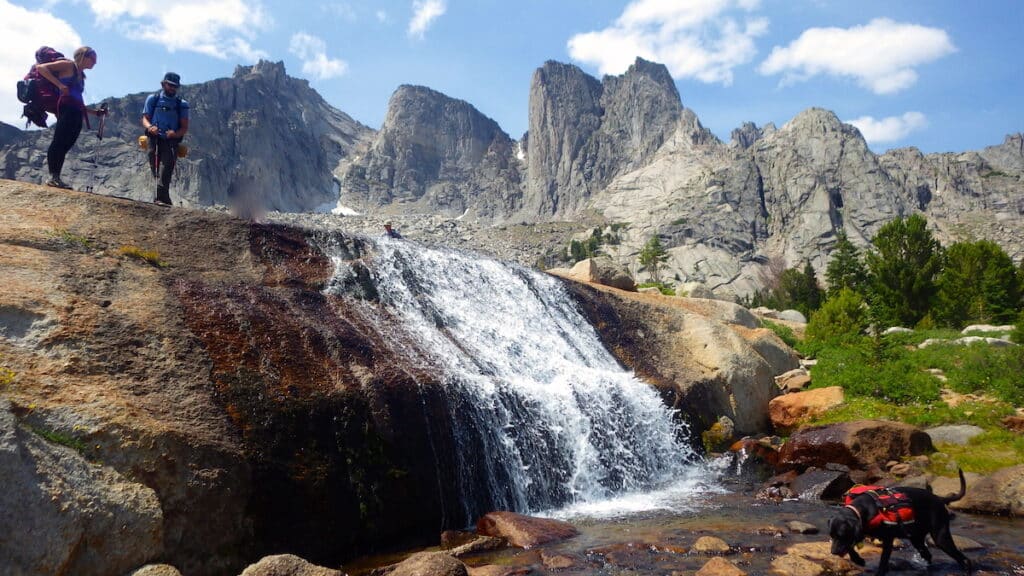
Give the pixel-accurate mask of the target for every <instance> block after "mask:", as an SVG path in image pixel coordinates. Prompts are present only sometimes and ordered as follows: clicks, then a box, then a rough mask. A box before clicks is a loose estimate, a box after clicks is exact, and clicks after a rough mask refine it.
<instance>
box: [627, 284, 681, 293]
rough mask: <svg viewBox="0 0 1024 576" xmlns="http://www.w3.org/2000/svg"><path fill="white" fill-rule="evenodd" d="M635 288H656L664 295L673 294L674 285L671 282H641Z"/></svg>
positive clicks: (674, 291) (674, 290)
mask: <svg viewBox="0 0 1024 576" xmlns="http://www.w3.org/2000/svg"><path fill="white" fill-rule="evenodd" d="M636 287H637V288H657V289H658V291H659V292H661V293H662V294H664V295H665V296H675V295H676V287H675V286H673V285H672V283H671V282H643V283H641V284H637V285H636Z"/></svg>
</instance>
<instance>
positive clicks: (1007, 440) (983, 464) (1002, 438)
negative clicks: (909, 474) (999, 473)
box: [929, 430, 1024, 475]
mask: <svg viewBox="0 0 1024 576" xmlns="http://www.w3.org/2000/svg"><path fill="white" fill-rule="evenodd" d="M935 448H936V449H937V450H938V452H936V453H935V454H933V455H932V456H931V465H930V467H929V471H931V472H933V473H935V474H945V475H949V474H950V473H951V472H955V471H956V469H957V467H960V468H963V469H964V470H970V471H971V472H977V473H979V474H991V473H992V472H995V471H996V470H1000V469H1002V468H1008V467H1010V466H1016V465H1018V464H1020V463H1021V462H1024V436H1021V435H1019V434H1015V433H1013V432H1010V431H1008V430H987V431H985V432H984V433H982V434H979V435H977V436H975V437H974V438H971V440H970V441H969V442H968V443H967V444H966V445H964V446H958V445H956V444H939V445H937V446H936V447H935Z"/></svg>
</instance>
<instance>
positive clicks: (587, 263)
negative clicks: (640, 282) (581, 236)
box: [548, 257, 636, 292]
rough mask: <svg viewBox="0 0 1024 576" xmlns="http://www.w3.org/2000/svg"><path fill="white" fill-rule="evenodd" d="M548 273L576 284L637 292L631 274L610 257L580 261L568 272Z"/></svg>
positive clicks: (562, 270)
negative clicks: (585, 283) (584, 283)
mask: <svg viewBox="0 0 1024 576" xmlns="http://www.w3.org/2000/svg"><path fill="white" fill-rule="evenodd" d="M548 272H549V273H551V274H554V275H556V276H561V277H563V278H567V279H569V280H574V281H576V282H591V283H594V284H603V285H605V286H611V287H612V288H618V289H620V290H627V291H630V292H635V291H636V283H635V282H634V281H633V277H632V276H630V275H629V272H627V271H626V270H625V269H624V268H622V267H621V266H619V265H617V264H615V262H613V261H612V259H611V258H608V257H598V258H587V259H586V260H580V261H579V262H577V263H576V264H575V265H574V266H573V267H572V268H570V269H568V270H566V269H565V268H552V269H551V270H548Z"/></svg>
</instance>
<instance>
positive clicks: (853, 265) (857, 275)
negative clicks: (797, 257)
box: [825, 232, 868, 298]
mask: <svg viewBox="0 0 1024 576" xmlns="http://www.w3.org/2000/svg"><path fill="white" fill-rule="evenodd" d="M825 280H826V281H828V296H829V298H831V297H833V296H835V295H836V294H838V293H839V291H840V290H842V289H843V288H849V289H850V290H853V291H854V292H860V293H862V294H863V293H864V291H865V288H866V285H867V281H868V272H867V270H866V269H865V268H864V262H863V261H862V260H861V257H860V250H858V249H857V247H856V246H854V245H853V242H850V239H849V238H848V237H847V236H846V232H839V234H837V235H836V246H835V248H834V249H833V250H832V258H831V259H829V261H828V266H827V267H826V268H825Z"/></svg>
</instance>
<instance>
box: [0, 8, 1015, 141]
mask: <svg viewBox="0 0 1024 576" xmlns="http://www.w3.org/2000/svg"><path fill="white" fill-rule="evenodd" d="M1022 29H1024V1H1021V0H986V1H984V2H963V1H962V0H932V1H923V0H900V1H892V0H887V1H875V0H861V1H858V2H850V1H831V0H634V1H627V0H617V1H612V0H379V1H368V0H344V1H326V0H325V1H317V0H310V1H305V2H298V1H292V2H284V1H281V0H177V1H175V0H160V1H157V0H43V1H35V2H25V1H23V0H0V77H2V78H3V80H2V81H0V120H2V121H4V122H7V123H12V124H15V125H18V126H22V125H23V123H20V122H19V121H18V115H19V114H20V105H19V104H18V102H17V100H16V99H15V96H14V84H15V82H16V81H17V80H18V79H20V78H21V76H23V75H24V73H25V72H26V71H27V69H28V66H29V65H30V64H31V61H32V57H33V53H34V51H35V49H36V48H37V47H38V46H40V45H42V44H49V45H53V46H55V47H57V48H59V49H62V50H64V51H66V53H68V54H70V52H71V51H73V50H74V48H75V47H77V46H78V45H81V44H87V45H90V46H92V47H93V48H95V49H96V50H97V52H98V54H99V62H98V64H97V66H96V68H95V69H94V70H93V71H91V73H90V74H89V80H88V83H87V92H86V96H87V99H89V100H90V101H97V100H100V99H102V98H104V97H107V96H122V95H125V94H128V93H133V92H141V91H149V90H155V89H157V88H158V87H159V86H158V85H159V80H160V78H161V77H162V75H163V73H164V72H165V71H168V70H173V71H175V72H178V73H180V74H181V76H182V81H183V82H184V83H185V84H186V85H187V84H189V83H198V82H203V81H207V80H211V79H214V78H218V77H224V76H230V75H231V73H232V72H233V70H234V68H235V66H236V65H238V64H252V63H254V62H255V61H256V60H258V59H259V58H264V59H268V60H273V61H279V60H281V61H284V63H285V67H286V69H287V70H288V73H289V74H290V75H292V76H296V77H300V78H305V79H308V80H309V81H310V83H311V85H312V86H313V87H314V88H315V89H316V90H317V91H318V92H320V93H321V94H322V95H323V96H324V98H325V99H326V100H327V101H328V102H329V103H331V104H332V105H334V106H335V107H337V108H339V109H341V110H343V111H345V112H346V113H348V114H349V115H351V116H352V117H354V118H355V119H356V120H358V121H360V122H362V123H364V124H366V125H368V126H371V127H373V128H379V127H380V123H381V121H382V120H383V118H384V115H385V112H386V110H387V101H388V98H389V97H390V96H391V94H392V92H394V90H395V88H396V87H398V86H399V85H400V84H421V85H425V86H429V87H431V88H433V89H435V90H438V91H440V92H443V93H445V94H447V95H449V96H452V97H455V98H460V99H463V100H466V101H468V102H470V103H471V104H473V105H474V106H475V107H476V108H478V109H479V110H480V111H481V112H483V113H484V114H486V115H488V116H490V117H491V118H494V119H495V120H497V121H498V123H499V124H500V125H501V126H502V128H504V129H505V131H506V132H508V133H509V134H510V135H511V136H512V137H513V138H519V137H521V136H522V134H523V132H524V131H525V130H526V127H527V109H528V96H529V88H530V78H531V76H532V74H533V72H534V70H535V69H536V68H538V67H539V66H540V65H542V64H543V63H544V61H546V60H558V61H561V62H571V63H574V64H576V65H579V66H580V67H581V68H583V69H584V70H585V71H587V72H588V73H590V74H592V75H594V76H596V77H600V76H601V75H602V74H619V73H621V72H623V71H624V70H625V67H626V66H628V64H629V63H630V62H632V61H633V59H634V58H635V57H636V56H638V55H639V56H643V57H645V58H647V59H649V60H654V61H656V62H661V63H664V64H666V65H667V66H668V68H669V71H670V72H671V73H672V75H673V77H674V78H675V79H676V83H677V87H678V89H679V93H680V95H681V97H682V101H683V104H684V105H686V106H687V107H689V108H691V109H693V110H694V111H695V112H696V113H697V115H698V116H699V117H700V119H701V121H702V122H703V123H704V124H705V125H706V126H707V127H709V128H710V129H711V130H712V131H713V132H714V133H715V134H716V135H718V136H719V137H720V138H722V139H723V140H728V139H729V133H730V131H731V130H732V129H733V128H736V127H737V126H739V125H740V124H741V123H742V122H744V121H753V122H755V123H757V124H758V125H759V126H761V125H764V124H765V123H767V122H774V123H775V124H776V125H778V126H781V125H782V124H784V123H785V122H787V121H789V120H790V119H791V118H792V117H793V116H795V115H796V114H797V113H799V112H800V111H801V110H804V109H806V108H809V107H812V106H817V107H822V108H827V109H829V110H833V111H834V112H836V114H837V115H838V116H839V117H840V119H842V120H844V121H847V122H851V123H853V124H855V125H856V126H858V128H860V129H861V131H862V133H864V135H865V137H866V138H867V139H868V141H869V144H870V145H871V147H872V149H873V150H875V151H876V152H882V151H885V150H887V149H889V148H896V147H902V146H917V147H918V148H920V149H921V150H923V151H924V152H957V151H964V150H976V149H980V148H983V147H985V146H989V145H995V144H999V143H1001V142H1002V141H1003V138H1004V136H1005V135H1006V134H1009V133H1011V132H1019V131H1022V130H1024V106H1022V105H1021V100H1022V95H1024V86H1022V83H1024V80H1022V77H1024V69H1022V68H1024V64H1022V59H1021V56H1020V54H1021V48H1022V46H1024V43H1022V40H1021V39H1020V38H1021V37H1020V33H1021V32H1020V31H1021V30H1022ZM185 95H186V98H187V88H186V91H185Z"/></svg>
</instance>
